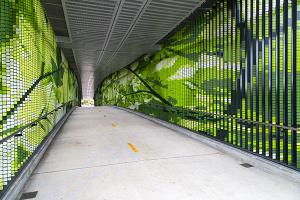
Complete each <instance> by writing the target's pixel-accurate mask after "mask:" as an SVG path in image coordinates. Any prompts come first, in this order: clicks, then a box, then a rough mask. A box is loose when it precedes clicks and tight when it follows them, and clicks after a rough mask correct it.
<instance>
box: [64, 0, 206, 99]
mask: <svg viewBox="0 0 300 200" xmlns="http://www.w3.org/2000/svg"><path fill="white" fill-rule="evenodd" d="M62 2H63V7H64V11H65V15H66V21H67V25H68V29H69V34H70V38H71V41H72V47H73V49H74V54H75V59H76V62H77V64H78V66H79V68H80V70H81V79H82V89H83V97H84V98H92V97H93V92H94V89H95V86H97V85H98V84H99V83H100V82H101V81H102V80H103V79H104V78H105V77H106V76H107V75H109V74H110V73H112V72H115V71H116V70H118V69H120V68H122V67H125V66H126V65H128V64H129V63H131V62H133V61H134V60H135V59H137V58H138V57H139V56H141V55H143V54H145V53H151V52H154V51H157V50H158V49H159V47H158V46H157V45H156V43H157V42H158V41H159V40H160V39H162V38H163V37H164V36H165V35H166V34H168V33H169V32H170V31H171V30H172V29H174V28H175V27H176V26H177V25H178V24H179V23H180V22H181V21H182V20H183V19H185V18H186V17H187V16H188V15H189V14H190V13H191V12H193V11H194V10H195V9H196V8H197V7H199V6H200V5H201V4H202V2H203V0H184V1H182V0H76V1H75V0H62Z"/></svg>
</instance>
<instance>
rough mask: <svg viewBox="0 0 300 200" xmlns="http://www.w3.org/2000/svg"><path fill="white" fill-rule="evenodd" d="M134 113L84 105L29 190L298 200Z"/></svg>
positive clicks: (293, 191)
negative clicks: (85, 106)
mask: <svg viewBox="0 0 300 200" xmlns="http://www.w3.org/2000/svg"><path fill="white" fill-rule="evenodd" d="M240 164H241V163H240V162H239V161H238V160H236V159H235V158H233V157H231V156H230V155H226V154H224V153H222V152H220V151H218V150H216V149H213V148H211V147H209V146H207V145H205V144H202V143H200V142H198V141H196V140H194V139H192V138H189V137H188V136H186V135H183V134H180V133H178V132H175V131H173V130H170V129H168V128H165V127H163V126H160V125H158V124H156V123H154V122H151V121H149V120H146V119H143V118H141V117H139V116H136V115H134V114H131V113H128V112H126V111H122V110H119V109H116V108H111V107H95V108H78V109H77V110H75V111H74V112H73V114H72V115H71V116H70V118H69V120H68V121H67V123H66V124H65V125H64V127H63V129H62V130H61V132H60V134H59V135H58V137H57V138H56V139H55V140H54V141H53V143H52V145H51V146H50V148H49V149H48V151H47V152H46V154H45V156H44V158H43V159H42V161H41V163H40V164H39V166H38V168H37V169H36V170H35V172H34V173H33V175H32V176H31V178H30V181H29V182H28V183H27V185H26V187H25V188H24V191H23V192H24V193H26V192H35V191H37V192H38V193H37V196H36V197H35V198H34V200H248V199H249V200H250V199H251V200H281V199H283V200H292V199H294V200H299V199H300V183H297V182H293V181H291V180H290V179H288V178H284V177H283V176H277V175H274V174H270V173H267V172H264V171H262V170H260V169H258V168H256V167H251V168H245V167H243V166H241V165H240Z"/></svg>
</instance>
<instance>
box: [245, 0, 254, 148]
mask: <svg viewBox="0 0 300 200" xmlns="http://www.w3.org/2000/svg"><path fill="white" fill-rule="evenodd" d="M253 1H254V0H250V30H249V34H248V35H249V36H248V44H249V45H250V52H249V53H250V65H248V68H247V69H248V76H249V79H250V119H251V121H253V120H254V119H253V112H254V108H253V65H254V63H255V62H254V60H255V59H256V54H255V51H256V49H255V48H254V44H253V41H254V40H253V28H254V25H253V12H254V9H253ZM247 29H248V27H247ZM247 84H248V82H247ZM247 112H248V110H247ZM248 119H249V117H248ZM253 126H254V124H253V123H250V143H251V146H250V151H253V149H254V135H253ZM247 130H248V129H247Z"/></svg>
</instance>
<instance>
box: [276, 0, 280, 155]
mask: <svg viewBox="0 0 300 200" xmlns="http://www.w3.org/2000/svg"><path fill="white" fill-rule="evenodd" d="M275 105H276V124H277V125H279V124H280V0H276V100H275ZM276 159H277V160H280V130H279V128H276Z"/></svg>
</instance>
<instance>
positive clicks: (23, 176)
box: [2, 108, 75, 200]
mask: <svg viewBox="0 0 300 200" xmlns="http://www.w3.org/2000/svg"><path fill="white" fill-rule="evenodd" d="M74 110H75V108H72V109H71V110H70V111H69V112H68V113H67V114H65V116H64V117H63V118H62V119H61V120H60V121H59V122H58V123H57V124H56V125H55V127H54V128H53V129H52V130H51V131H50V133H49V135H48V138H47V139H46V140H45V141H44V142H43V144H42V146H41V147H39V148H38V150H37V152H36V153H35V155H34V156H33V157H32V158H31V160H30V161H29V163H28V164H27V165H26V166H25V167H24V169H23V170H22V171H21V173H20V174H19V176H18V177H17V178H16V180H15V181H14V182H13V183H12V184H11V185H10V187H9V188H8V190H7V191H6V193H5V194H4V195H3V197H2V200H12V199H15V200H19V199H20V198H21V195H22V193H21V192H22V190H23V188H24V186H25V184H26V183H27V181H28V180H29V178H30V176H31V174H32V172H33V171H34V170H35V168H36V167H37V166H38V164H39V162H40V160H41V159H42V158H43V156H44V154H45V152H46V150H47V149H48V147H49V146H50V144H51V142H52V141H53V139H54V138H55V137H56V136H57V134H58V133H59V131H60V130H61V128H62V126H63V125H64V124H65V122H66V121H67V119H68V118H69V116H70V115H71V114H72V112H73V111H74Z"/></svg>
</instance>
